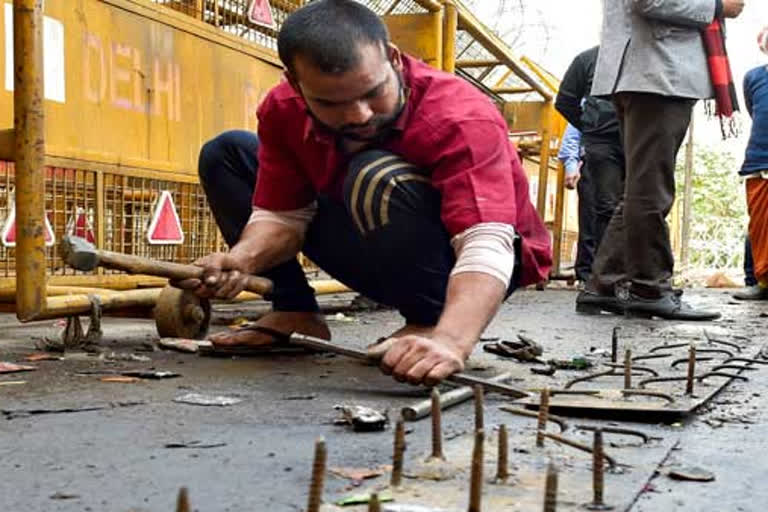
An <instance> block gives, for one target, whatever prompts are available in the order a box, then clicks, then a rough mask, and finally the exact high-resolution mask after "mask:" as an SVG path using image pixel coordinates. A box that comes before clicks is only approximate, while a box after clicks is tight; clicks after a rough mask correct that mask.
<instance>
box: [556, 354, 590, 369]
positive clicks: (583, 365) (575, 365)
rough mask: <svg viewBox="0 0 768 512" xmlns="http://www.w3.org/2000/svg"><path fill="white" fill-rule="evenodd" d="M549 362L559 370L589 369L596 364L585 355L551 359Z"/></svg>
mask: <svg viewBox="0 0 768 512" xmlns="http://www.w3.org/2000/svg"><path fill="white" fill-rule="evenodd" d="M547 364H549V365H550V366H552V367H554V368H555V369H557V370H587V369H589V368H592V367H593V366H594V364H593V363H592V361H590V360H589V359H587V358H585V357H574V358H573V359H550V360H549V361H547Z"/></svg>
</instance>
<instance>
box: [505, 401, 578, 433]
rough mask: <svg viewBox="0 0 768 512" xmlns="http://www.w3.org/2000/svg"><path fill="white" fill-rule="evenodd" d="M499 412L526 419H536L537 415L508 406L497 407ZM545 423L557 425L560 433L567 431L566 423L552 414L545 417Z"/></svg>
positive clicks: (536, 413)
mask: <svg viewBox="0 0 768 512" xmlns="http://www.w3.org/2000/svg"><path fill="white" fill-rule="evenodd" d="M499 409H500V410H502V411H505V412H509V413H512V414H515V415H517V416H525V417H526V418H538V417H539V413H538V412H534V411H527V410H525V409H518V408H516V407H508V406H502V407H499ZM547 421H549V422H551V423H555V424H557V426H558V427H560V432H565V431H566V430H568V423H566V422H565V420H564V419H562V418H558V417H557V416H554V415H552V414H548V415H547Z"/></svg>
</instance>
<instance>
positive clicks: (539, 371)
mask: <svg viewBox="0 0 768 512" xmlns="http://www.w3.org/2000/svg"><path fill="white" fill-rule="evenodd" d="M556 370H557V368H555V367H554V366H553V365H548V366H545V367H544V368H536V367H534V368H531V373H533V374H534V375H546V376H547V377H551V376H553V375H554V374H555V371H556Z"/></svg>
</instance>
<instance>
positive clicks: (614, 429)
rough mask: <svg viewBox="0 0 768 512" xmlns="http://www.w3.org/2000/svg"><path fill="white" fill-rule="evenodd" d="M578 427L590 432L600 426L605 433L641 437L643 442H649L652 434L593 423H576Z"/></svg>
mask: <svg viewBox="0 0 768 512" xmlns="http://www.w3.org/2000/svg"><path fill="white" fill-rule="evenodd" d="M576 428H577V429H579V430H587V431H590V432H594V431H595V430H596V429H598V428H600V430H602V431H603V433H606V434H621V435H625V436H635V437H639V438H640V439H642V440H643V444H648V443H649V442H650V440H651V438H650V436H648V434H646V433H644V432H640V431H639V430H633V429H629V428H618V427H593V426H592V425H576Z"/></svg>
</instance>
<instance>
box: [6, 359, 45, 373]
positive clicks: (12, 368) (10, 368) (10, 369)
mask: <svg viewBox="0 0 768 512" xmlns="http://www.w3.org/2000/svg"><path fill="white" fill-rule="evenodd" d="M35 370H37V366H28V365H24V364H15V363H7V362H3V361H0V373H18V372H33V371H35Z"/></svg>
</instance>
